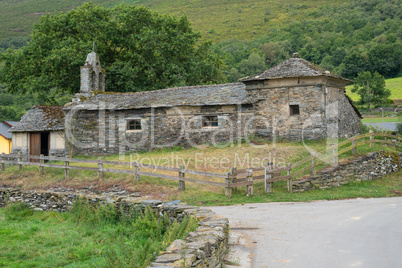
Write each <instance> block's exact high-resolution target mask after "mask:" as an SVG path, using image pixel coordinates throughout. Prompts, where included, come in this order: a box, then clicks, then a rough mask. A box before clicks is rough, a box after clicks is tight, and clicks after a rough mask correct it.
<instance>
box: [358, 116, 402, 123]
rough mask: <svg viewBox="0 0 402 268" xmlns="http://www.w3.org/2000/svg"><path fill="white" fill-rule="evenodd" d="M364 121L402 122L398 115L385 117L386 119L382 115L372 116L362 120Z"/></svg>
mask: <svg viewBox="0 0 402 268" xmlns="http://www.w3.org/2000/svg"><path fill="white" fill-rule="evenodd" d="M361 121H362V123H382V122H384V123H385V122H401V119H399V118H398V117H384V121H383V119H382V118H381V117H370V118H364V119H362V120H361Z"/></svg>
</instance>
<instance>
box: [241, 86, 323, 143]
mask: <svg viewBox="0 0 402 268" xmlns="http://www.w3.org/2000/svg"><path fill="white" fill-rule="evenodd" d="M247 94H248V97H250V98H253V99H256V100H259V101H258V102H257V103H256V104H255V105H254V106H255V114H256V116H257V117H259V118H257V119H256V121H255V128H256V131H257V133H259V132H261V133H263V132H264V131H265V129H266V128H267V127H266V122H267V123H268V128H269V131H268V133H267V134H266V136H267V137H270V138H271V137H272V135H273V134H275V136H276V137H280V138H285V139H289V140H300V139H302V138H306V139H322V138H325V137H326V125H325V122H324V121H325V120H324V107H323V105H322V88H321V86H320V85H298V86H289V87H277V88H255V89H251V90H248V91H247ZM290 105H299V110H300V114H299V115H290Z"/></svg>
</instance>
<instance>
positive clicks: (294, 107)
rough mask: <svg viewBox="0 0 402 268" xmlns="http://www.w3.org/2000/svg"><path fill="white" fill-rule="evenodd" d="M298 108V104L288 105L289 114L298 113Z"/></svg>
mask: <svg viewBox="0 0 402 268" xmlns="http://www.w3.org/2000/svg"><path fill="white" fill-rule="evenodd" d="M299 114H300V109H299V105H290V115H299Z"/></svg>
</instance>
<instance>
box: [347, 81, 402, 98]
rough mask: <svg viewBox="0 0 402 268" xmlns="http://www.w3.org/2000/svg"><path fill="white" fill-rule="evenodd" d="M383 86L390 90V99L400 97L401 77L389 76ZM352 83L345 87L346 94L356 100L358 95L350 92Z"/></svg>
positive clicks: (401, 92)
mask: <svg viewBox="0 0 402 268" xmlns="http://www.w3.org/2000/svg"><path fill="white" fill-rule="evenodd" d="M385 87H386V88H388V89H389V90H391V97H390V99H402V77H397V78H391V79H386V80H385ZM352 88H353V85H350V86H347V87H346V94H347V95H348V96H349V97H350V98H351V99H352V100H353V101H358V100H359V98H360V97H359V95H358V94H357V93H352V91H351V90H352Z"/></svg>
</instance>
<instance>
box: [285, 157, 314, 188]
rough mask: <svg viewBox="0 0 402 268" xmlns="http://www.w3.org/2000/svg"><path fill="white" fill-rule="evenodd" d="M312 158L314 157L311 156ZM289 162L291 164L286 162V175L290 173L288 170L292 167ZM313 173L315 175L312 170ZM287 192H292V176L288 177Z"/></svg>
mask: <svg viewBox="0 0 402 268" xmlns="http://www.w3.org/2000/svg"><path fill="white" fill-rule="evenodd" d="M313 159H314V158H313ZM291 164H292V163H290V162H289V163H288V168H289V169H288V171H287V172H286V175H288V176H289V175H290V170H291V168H292V167H291ZM314 175H315V172H314ZM288 192H289V193H292V192H293V179H292V178H290V179H288Z"/></svg>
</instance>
